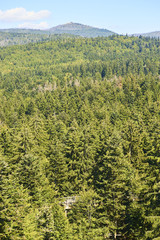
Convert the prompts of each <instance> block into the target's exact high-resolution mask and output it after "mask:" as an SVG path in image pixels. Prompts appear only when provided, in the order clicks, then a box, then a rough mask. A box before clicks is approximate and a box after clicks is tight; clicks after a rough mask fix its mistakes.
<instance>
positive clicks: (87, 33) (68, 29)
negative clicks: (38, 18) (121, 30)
mask: <svg viewBox="0 0 160 240" xmlns="http://www.w3.org/2000/svg"><path fill="white" fill-rule="evenodd" d="M49 31H50V32H52V33H57V34H62V33H68V34H73V35H78V36H82V37H98V36H99V37H102V36H103V37H108V36H111V35H114V34H116V33H114V32H112V31H109V30H107V29H100V28H95V27H91V26H88V25H84V24H80V23H73V22H70V23H67V24H63V25H59V26H56V27H53V28H50V29H49Z"/></svg>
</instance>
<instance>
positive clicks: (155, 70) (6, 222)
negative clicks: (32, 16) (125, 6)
mask: <svg viewBox="0 0 160 240" xmlns="http://www.w3.org/2000/svg"><path fill="white" fill-rule="evenodd" d="M159 52H160V42H159V40H158V39H145V38H136V37H128V36H112V37H109V38H94V39H90V38H88V39H85V38H77V39H76V38H64V39H57V40H55V41H50V42H45V43H44V42H43V43H42V42H41V43H36V44H27V45H24V46H20V45H17V46H12V47H11V46H10V47H6V48H1V49H0V56H1V60H0V69H1V74H0V174H1V175H0V238H1V239H2V240H5V239H7V240H10V239H26V240H27V239H29V240H32V239H33V240H34V239H37V240H41V239H42V240H43V239H44V240H51V239H54V240H69V239H75V240H78V239H84V240H90V239H94V240H104V239H127V240H134V239H135V240H137V239H142V240H151V239H158V238H159V235H160V232H159V229H160V222H159V217H160V178H159V170H160V167H159V162H160V154H159V153H160V136H159V133H160V104H159V103H160V78H159V74H160V55H159ZM65 197H66V198H67V197H73V198H74V199H76V201H75V202H72V204H71V203H70V204H69V205H68V206H67V207H66V205H65V204H64V202H63V200H62V199H64V198H65ZM66 198H65V199H66ZM61 205H64V206H61ZM64 208H65V209H64Z"/></svg>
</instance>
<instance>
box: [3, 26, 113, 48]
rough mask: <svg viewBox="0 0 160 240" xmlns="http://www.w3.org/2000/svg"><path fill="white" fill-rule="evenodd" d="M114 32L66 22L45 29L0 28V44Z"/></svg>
mask: <svg viewBox="0 0 160 240" xmlns="http://www.w3.org/2000/svg"><path fill="white" fill-rule="evenodd" d="M113 34H115V33H114V32H112V31H109V30H107V29H100V28H95V27H91V26H87V25H83V24H80V23H72V22H71V23H67V24H63V25H59V26H56V27H53V28H50V29H46V30H36V29H20V28H11V29H0V46H2V47H3V46H8V45H15V44H16V45H17V44H27V43H34V42H40V41H42V42H43V41H51V40H55V39H56V38H64V37H65V38H67V37H68V36H70V37H73V36H74V37H78V36H81V37H98V36H104V37H108V36H110V35H113Z"/></svg>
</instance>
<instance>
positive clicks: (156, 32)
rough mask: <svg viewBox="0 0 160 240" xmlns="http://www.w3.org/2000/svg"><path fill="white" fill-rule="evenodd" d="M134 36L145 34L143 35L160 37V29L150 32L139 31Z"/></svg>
mask: <svg viewBox="0 0 160 240" xmlns="http://www.w3.org/2000/svg"><path fill="white" fill-rule="evenodd" d="M133 36H137V37H139V36H143V37H150V38H160V31H155V32H149V33H137V34H133Z"/></svg>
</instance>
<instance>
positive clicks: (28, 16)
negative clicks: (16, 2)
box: [0, 8, 50, 22]
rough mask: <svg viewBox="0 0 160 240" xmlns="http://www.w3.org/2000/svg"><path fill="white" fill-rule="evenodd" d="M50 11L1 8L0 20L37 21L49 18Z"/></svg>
mask: <svg viewBox="0 0 160 240" xmlns="http://www.w3.org/2000/svg"><path fill="white" fill-rule="evenodd" d="M49 15H50V12H49V11H48V10H42V11H39V12H34V11H31V12H29V11H27V10H26V9H25V8H13V9H9V10H6V11H1V10H0V20H1V21H4V22H19V21H36V20H40V19H44V18H48V17H49Z"/></svg>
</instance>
